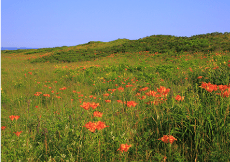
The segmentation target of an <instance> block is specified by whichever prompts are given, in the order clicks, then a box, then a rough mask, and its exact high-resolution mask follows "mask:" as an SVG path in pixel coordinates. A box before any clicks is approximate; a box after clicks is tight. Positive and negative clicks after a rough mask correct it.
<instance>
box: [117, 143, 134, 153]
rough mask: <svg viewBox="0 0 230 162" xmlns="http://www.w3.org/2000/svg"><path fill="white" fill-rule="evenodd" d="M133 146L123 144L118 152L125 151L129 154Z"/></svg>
mask: <svg viewBox="0 0 230 162" xmlns="http://www.w3.org/2000/svg"><path fill="white" fill-rule="evenodd" d="M131 146H132V145H128V144H127V143H126V144H121V146H120V148H119V149H117V151H118V150H120V151H121V152H123V151H125V152H127V151H128V149H129V148H130V147H131Z"/></svg>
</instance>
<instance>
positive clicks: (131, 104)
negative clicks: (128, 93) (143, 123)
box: [127, 101, 137, 107]
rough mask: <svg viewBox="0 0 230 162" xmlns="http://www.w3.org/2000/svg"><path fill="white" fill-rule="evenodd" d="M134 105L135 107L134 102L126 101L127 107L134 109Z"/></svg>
mask: <svg viewBox="0 0 230 162" xmlns="http://www.w3.org/2000/svg"><path fill="white" fill-rule="evenodd" d="M136 105H137V103H136V102H135V101H128V102H127V106H128V107H131V106H133V107H135V106H136Z"/></svg>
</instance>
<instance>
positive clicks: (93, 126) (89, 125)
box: [83, 121, 96, 133]
mask: <svg viewBox="0 0 230 162" xmlns="http://www.w3.org/2000/svg"><path fill="white" fill-rule="evenodd" d="M83 127H86V128H87V129H88V130H89V131H90V132H93V133H94V132H95V130H96V124H95V123H92V122H91V121H90V122H88V123H87V124H85V126H83Z"/></svg>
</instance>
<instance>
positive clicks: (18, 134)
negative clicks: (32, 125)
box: [14, 131, 22, 137]
mask: <svg viewBox="0 0 230 162" xmlns="http://www.w3.org/2000/svg"><path fill="white" fill-rule="evenodd" d="M14 133H15V134H16V136H18V137H19V136H20V134H21V133H22V131H20V132H14Z"/></svg>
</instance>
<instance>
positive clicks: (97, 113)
mask: <svg viewBox="0 0 230 162" xmlns="http://www.w3.org/2000/svg"><path fill="white" fill-rule="evenodd" d="M102 114H103V113H101V112H99V111H94V113H93V116H94V117H102Z"/></svg>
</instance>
